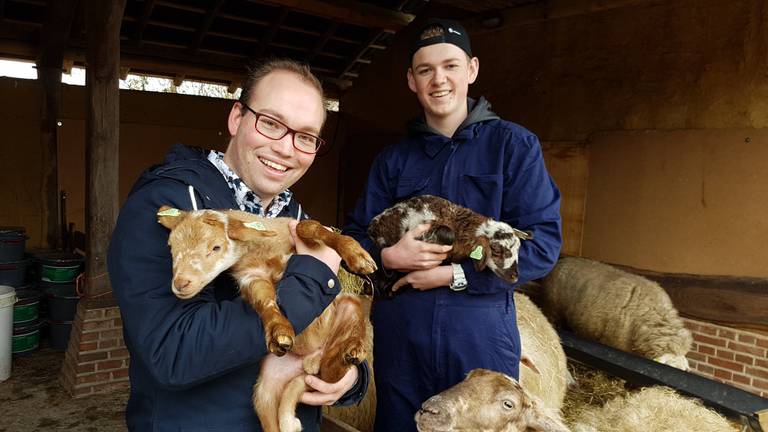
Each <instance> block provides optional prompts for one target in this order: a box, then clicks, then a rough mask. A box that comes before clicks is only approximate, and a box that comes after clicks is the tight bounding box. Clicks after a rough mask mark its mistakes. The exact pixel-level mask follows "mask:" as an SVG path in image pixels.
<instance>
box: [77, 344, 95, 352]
mask: <svg viewBox="0 0 768 432" xmlns="http://www.w3.org/2000/svg"><path fill="white" fill-rule="evenodd" d="M97 347H98V344H97V343H96V342H80V346H79V347H78V350H79V352H81V353H84V352H88V351H96V348H97Z"/></svg>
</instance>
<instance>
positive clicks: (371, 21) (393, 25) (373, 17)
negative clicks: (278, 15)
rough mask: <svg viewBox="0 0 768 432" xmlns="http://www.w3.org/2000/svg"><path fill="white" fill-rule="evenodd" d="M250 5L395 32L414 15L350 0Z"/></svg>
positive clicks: (264, 1)
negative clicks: (268, 6)
mask: <svg viewBox="0 0 768 432" xmlns="http://www.w3.org/2000/svg"><path fill="white" fill-rule="evenodd" d="M248 1H249V2H251V3H259V4H267V5H276V6H283V7H287V8H290V9H292V10H295V11H297V12H302V13H305V14H308V15H313V16H318V17H322V18H327V19H329V20H332V21H339V22H344V23H349V24H354V25H357V26H360V27H373V28H378V29H381V30H387V31H391V32H397V31H398V30H402V29H403V28H405V26H407V25H408V24H409V23H410V22H411V21H413V19H414V18H415V16H414V15H411V14H406V13H403V12H400V11H393V10H391V9H386V8H382V7H379V6H374V5H371V4H367V3H359V2H355V1H350V0H335V1H333V2H331V1H326V0H248Z"/></svg>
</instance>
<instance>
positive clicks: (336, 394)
mask: <svg viewBox="0 0 768 432" xmlns="http://www.w3.org/2000/svg"><path fill="white" fill-rule="evenodd" d="M357 375H358V371H357V366H352V367H351V368H349V370H348V371H347V373H346V374H345V375H344V376H343V377H342V378H341V379H340V380H339V381H338V382H336V383H327V382H325V381H323V380H321V379H320V378H318V377H316V376H313V375H307V376H306V377H305V378H304V382H305V383H306V384H307V385H308V386H310V387H312V388H313V389H315V391H306V392H304V393H302V395H301V398H300V399H299V402H301V403H303V404H306V405H333V404H334V403H336V401H337V400H339V398H340V397H342V396H344V394H345V393H346V392H348V391H349V389H351V388H352V387H354V386H355V383H357Z"/></svg>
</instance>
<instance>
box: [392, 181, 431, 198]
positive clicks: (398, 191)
mask: <svg viewBox="0 0 768 432" xmlns="http://www.w3.org/2000/svg"><path fill="white" fill-rule="evenodd" d="M428 182H429V178H425V177H401V178H400V179H399V180H398V181H397V186H396V187H395V201H397V202H400V201H403V200H407V199H408V198H412V197H415V196H418V195H424V194H425V189H426V188H427V183H428Z"/></svg>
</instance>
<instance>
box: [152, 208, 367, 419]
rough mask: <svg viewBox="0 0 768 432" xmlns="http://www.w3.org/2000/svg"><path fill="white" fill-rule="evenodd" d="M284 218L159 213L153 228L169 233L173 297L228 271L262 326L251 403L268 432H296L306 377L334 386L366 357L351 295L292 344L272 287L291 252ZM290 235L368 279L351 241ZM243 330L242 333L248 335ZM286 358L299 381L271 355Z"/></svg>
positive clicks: (301, 226)
mask: <svg viewBox="0 0 768 432" xmlns="http://www.w3.org/2000/svg"><path fill="white" fill-rule="evenodd" d="M291 220H292V219H290V218H263V217H260V216H257V215H254V214H251V213H246V212H241V211H235V210H225V211H215V210H201V211H194V212H184V211H180V210H178V209H173V208H170V207H167V206H163V207H161V208H160V210H159V212H158V222H160V223H161V224H162V225H164V226H165V227H166V228H168V229H170V230H171V233H170V235H169V237H168V244H169V245H170V247H171V255H172V257H173V281H172V290H173V292H174V294H176V296H177V297H179V298H182V299H188V298H191V297H193V296H195V295H197V294H198V293H199V292H200V291H201V290H202V289H203V288H204V287H205V286H206V285H207V284H209V283H210V282H211V281H213V279H215V278H216V277H217V276H218V275H219V274H220V273H222V272H223V271H225V270H227V269H229V268H231V269H232V275H233V276H234V278H235V280H236V281H237V283H238V286H239V287H240V292H241V296H242V297H243V298H244V299H245V300H246V301H247V302H248V303H249V304H251V306H253V308H254V309H255V310H256V311H257V312H258V314H259V316H260V317H261V319H262V322H263V324H264V332H265V340H266V342H267V348H268V349H269V351H270V352H271V353H272V354H270V355H268V356H266V357H265V358H264V360H263V361H262V364H261V370H260V372H259V378H258V381H257V384H256V386H255V387H254V395H253V404H254V408H255V410H256V413H257V415H258V416H259V421H260V422H261V426H262V428H263V429H264V430H265V431H267V432H277V431H281V432H286V431H300V430H301V422H300V421H299V419H298V418H297V417H296V416H295V412H296V404H297V403H298V400H299V397H300V396H301V394H302V393H303V392H304V391H305V390H306V389H307V387H306V384H305V382H304V378H305V374H311V375H318V376H319V377H320V379H322V380H324V381H326V382H337V381H338V380H339V379H341V378H342V377H343V376H344V374H345V373H346V372H347V370H348V369H349V368H350V367H352V366H353V365H356V364H358V363H360V362H361V361H362V360H363V359H364V357H365V355H366V351H367V350H368V347H367V344H366V336H365V333H366V326H365V315H364V314H363V310H362V305H361V304H360V301H359V299H358V298H357V297H356V296H350V295H339V296H337V297H336V298H335V299H334V301H333V302H332V303H331V304H330V305H329V306H328V307H327V308H326V309H325V311H323V313H322V314H321V315H320V316H319V317H317V318H316V319H315V320H314V321H313V322H312V323H311V324H310V325H309V327H307V328H306V329H305V330H304V331H303V332H302V333H301V334H300V335H299V336H298V337H296V336H295V333H294V330H293V327H292V326H291V324H290V322H289V321H288V320H287V319H286V318H285V316H284V315H283V313H282V311H281V310H280V308H279V306H278V304H277V299H276V292H275V286H274V285H275V283H276V282H277V281H278V280H280V278H281V277H282V274H283V271H284V270H285V265H286V263H287V261H288V258H289V256H290V255H291V254H292V253H294V252H295V249H294V246H293V243H292V238H291V234H290V230H289V227H288V224H289V222H290V221H291ZM296 234H297V235H298V236H299V238H301V239H302V240H303V241H304V242H305V243H307V244H308V245H310V246H311V245H316V244H318V243H319V242H322V243H324V244H325V245H327V246H329V247H332V248H333V249H334V250H336V252H338V253H339V255H340V256H341V257H342V259H343V260H344V261H345V262H346V264H347V265H348V266H349V268H350V270H351V271H353V272H358V273H363V274H367V273H371V272H373V271H374V270H375V268H376V265H375V263H374V261H373V260H372V259H371V257H370V255H368V253H367V252H366V251H365V250H364V249H363V248H362V247H361V246H360V245H359V244H358V243H357V242H356V241H354V240H353V239H352V238H351V237H347V236H342V235H340V234H337V233H335V232H333V231H330V230H327V229H326V228H325V227H323V226H322V225H320V224H319V223H318V222H316V221H312V220H305V221H301V222H299V223H298V225H297V226H296ZM249 330H250V329H243V330H242V331H249ZM288 351H291V354H293V355H297V356H301V357H302V361H303V369H304V374H301V373H300V372H297V374H286V373H285V369H286V368H285V367H284V363H285V362H284V361H282V360H281V359H280V358H279V357H278V356H282V355H284V354H286V353H287V352H288Z"/></svg>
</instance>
